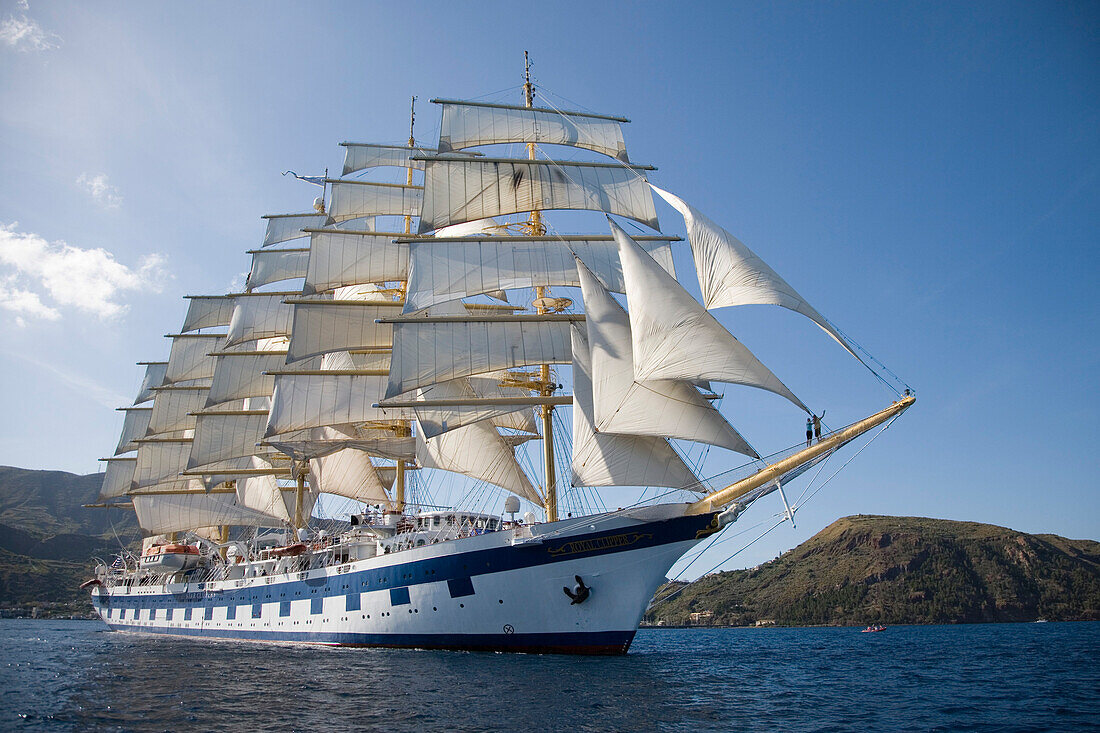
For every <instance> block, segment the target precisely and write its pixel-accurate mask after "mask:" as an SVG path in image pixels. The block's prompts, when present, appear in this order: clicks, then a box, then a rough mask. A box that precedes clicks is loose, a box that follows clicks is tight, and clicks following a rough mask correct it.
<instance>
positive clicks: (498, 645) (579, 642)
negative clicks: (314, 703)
mask: <svg viewBox="0 0 1100 733" xmlns="http://www.w3.org/2000/svg"><path fill="white" fill-rule="evenodd" d="M110 628H111V629H112V630H113V631H128V632H136V633H143V634H161V635H166V636H201V637H206V638H216V639H242V640H247V641H267V642H298V643H305V644H327V645H332V646H358V647H388V648H398V649H446V650H456V651H486V652H527V653H531V654H605V655H619V654H626V652H627V650H628V649H629V648H630V643H631V642H632V641H633V640H634V634H635V631H636V630H635V629H631V630H629V631H594V632H575V633H553V634H357V633H350V632H348V633H340V632H332V633H324V632H320V633H310V632H296V631H232V630H228V629H217V630H214V629H210V630H202V629H183V628H172V629H158V628H150V627H134V626H129V625H126V624H110Z"/></svg>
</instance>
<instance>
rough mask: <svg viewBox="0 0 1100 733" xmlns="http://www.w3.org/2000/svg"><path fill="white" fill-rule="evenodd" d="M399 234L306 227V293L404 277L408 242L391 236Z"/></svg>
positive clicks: (398, 235) (407, 261) (407, 257)
mask: <svg viewBox="0 0 1100 733" xmlns="http://www.w3.org/2000/svg"><path fill="white" fill-rule="evenodd" d="M400 236H404V235H401V234H385V233H375V232H351V231H348V232H344V231H334V230H312V231H310V245H309V246H310V251H309V266H308V268H307V270H306V275H305V278H306V282H305V289H304V290H303V292H304V293H306V294H312V293H319V292H322V291H324V290H331V289H333V288H339V287H343V286H345V285H358V284H361V283H377V282H386V281H394V280H404V279H405V278H406V277H407V276H408V272H409V245H407V244H398V243H396V242H394V241H393V240H394V239H395V238H396V237H400Z"/></svg>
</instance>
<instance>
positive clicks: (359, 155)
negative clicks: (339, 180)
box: [340, 142, 436, 176]
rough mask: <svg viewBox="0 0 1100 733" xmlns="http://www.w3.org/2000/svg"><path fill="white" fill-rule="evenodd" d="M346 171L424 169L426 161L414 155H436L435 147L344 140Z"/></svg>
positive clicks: (345, 173) (345, 172) (346, 173)
mask: <svg viewBox="0 0 1100 733" xmlns="http://www.w3.org/2000/svg"><path fill="white" fill-rule="evenodd" d="M340 145H341V146H342V147H343V148H344V172H343V173H341V174H340V175H344V176H346V175H348V174H350V173H355V172H357V171H362V170H366V169H368V168H379V167H382V166H393V167H395V168H415V169H417V170H423V168H424V163H423V162H421V161H419V160H413V159H412V157H413V156H425V155H435V153H436V150H435V148H421V147H415V148H410V147H408V146H405V145H376V144H374V143H349V142H343V143H340Z"/></svg>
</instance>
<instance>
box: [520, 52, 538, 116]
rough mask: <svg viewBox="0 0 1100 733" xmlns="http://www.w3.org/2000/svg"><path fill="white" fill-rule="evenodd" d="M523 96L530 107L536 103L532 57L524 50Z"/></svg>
mask: <svg viewBox="0 0 1100 733" xmlns="http://www.w3.org/2000/svg"><path fill="white" fill-rule="evenodd" d="M523 80H524V81H523V97H524V101H525V102H526V103H527V106H528V107H533V106H534V105H535V85H534V84H532V83H531V59H530V58H529V57H528V56H527V52H526V51H524V52H523Z"/></svg>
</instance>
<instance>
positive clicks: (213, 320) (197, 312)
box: [180, 295, 234, 333]
mask: <svg viewBox="0 0 1100 733" xmlns="http://www.w3.org/2000/svg"><path fill="white" fill-rule="evenodd" d="M187 299H188V300H190V301H191V302H190V303H189V304H188V306H187V316H186V317H185V318H184V319H183V326H182V327H180V332H181V333H187V332H188V331H196V330H198V329H200V328H215V327H217V326H228V325H229V319H230V318H231V317H232V315H233V305H234V303H233V296H232V295H188V296H187Z"/></svg>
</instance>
